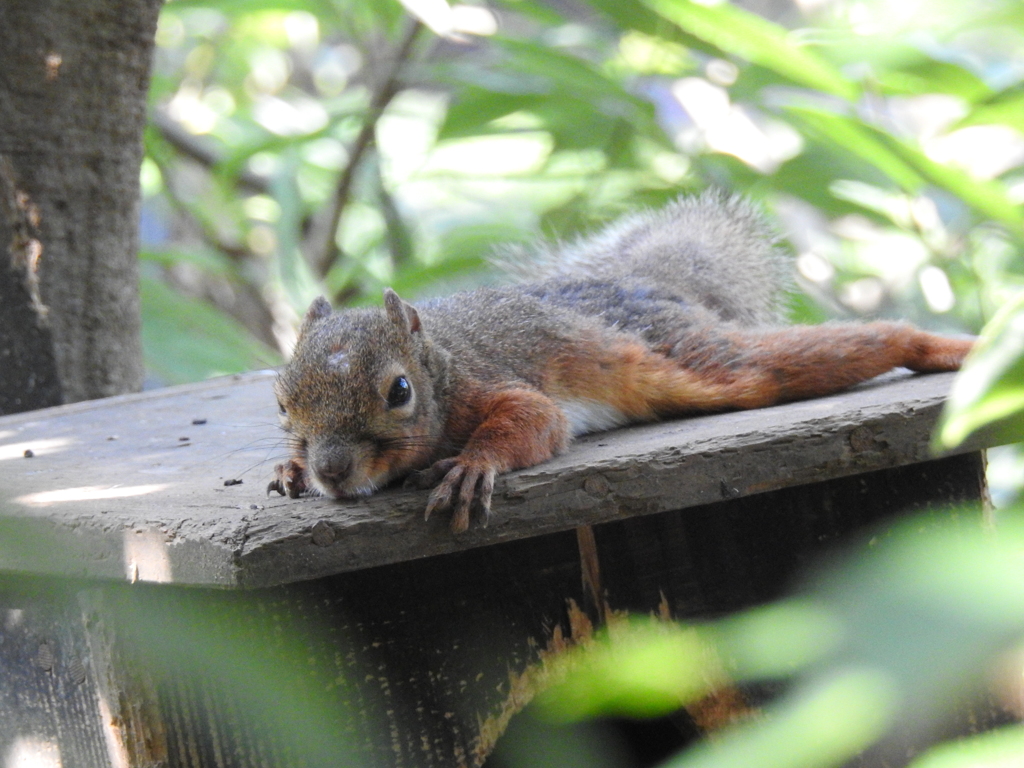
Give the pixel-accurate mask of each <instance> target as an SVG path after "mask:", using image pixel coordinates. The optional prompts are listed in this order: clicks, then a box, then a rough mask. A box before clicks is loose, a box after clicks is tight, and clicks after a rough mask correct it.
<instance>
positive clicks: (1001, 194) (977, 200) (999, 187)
mask: <svg viewBox="0 0 1024 768" xmlns="http://www.w3.org/2000/svg"><path fill="white" fill-rule="evenodd" d="M869 130H870V131H871V132H872V133H874V134H875V135H876V136H877V137H878V138H879V140H880V141H882V142H884V143H885V144H886V145H887V146H888V147H889V148H890V149H891V150H892V151H893V152H894V153H895V154H897V155H899V156H900V157H901V158H902V159H903V160H904V161H905V162H907V164H909V165H911V166H913V167H914V168H915V169H916V170H917V171H918V172H919V173H920V174H921V175H922V176H924V177H925V178H926V179H927V180H928V181H929V182H931V183H932V184H934V185H935V186H937V187H941V188H943V189H945V190H946V191H948V192H952V193H953V194H954V195H956V196H957V197H959V198H960V199H961V200H963V201H964V202H965V203H967V204H968V205H970V206H971V207H972V208H974V209H975V210H976V211H978V212H979V213H982V214H984V215H985V216H987V217H989V218H991V219H995V220H996V221H1000V222H1002V223H1003V224H1006V225H1007V226H1008V227H1010V228H1012V229H1013V230H1015V231H1016V232H1017V233H1018V234H1024V211H1022V209H1021V206H1020V205H1018V204H1017V203H1015V202H1014V201H1013V200H1011V199H1010V196H1009V194H1008V193H1007V189H1006V187H1005V186H1004V185H1003V184H1002V183H1000V182H998V181H986V180H984V179H976V178H974V177H973V176H971V175H970V174H969V173H967V171H964V170H962V169H960V168H957V167H956V166H952V165H945V164H943V163H937V162H935V161H934V160H932V159H931V158H930V157H928V156H927V155H926V154H925V153H924V152H922V151H921V150H920V149H918V148H917V147H913V146H911V145H910V144H908V143H907V142H905V141H901V140H900V139H898V138H896V137H895V136H892V135H891V134H888V133H886V132H884V131H881V130H879V129H877V128H869Z"/></svg>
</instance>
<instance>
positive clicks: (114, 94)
mask: <svg viewBox="0 0 1024 768" xmlns="http://www.w3.org/2000/svg"><path fill="white" fill-rule="evenodd" d="M160 6H161V0H5V2H3V3H0V155H2V156H3V157H5V158H7V160H8V161H9V163H10V166H11V167H12V168H13V172H14V173H13V175H14V176H15V178H16V180H17V185H18V189H19V192H20V193H21V194H23V195H24V196H26V197H27V198H28V199H29V200H31V202H32V204H34V205H35V206H36V209H37V212H38V221H37V233H38V240H39V244H40V245H41V252H40V254H39V259H38V269H37V276H38V281H39V293H40V296H41V301H42V304H43V305H45V307H47V308H48V312H46V314H47V319H46V320H45V321H43V320H41V314H42V312H41V311H40V310H39V308H38V307H36V306H33V305H31V304H30V306H29V308H28V313H29V314H28V315H26V311H25V309H24V308H22V309H18V308H17V307H15V308H13V309H12V308H11V307H8V309H9V310H10V311H14V312H18V313H20V314H18V317H19V318H21V319H19V320H17V321H16V322H15V324H14V325H13V326H12V325H10V324H8V323H6V322H5V323H4V325H3V326H2V327H0V355H3V353H4V350H12V349H17V348H19V345H20V347H21V348H23V347H24V346H25V339H26V338H28V337H27V336H26V334H27V333H28V331H26V328H27V327H29V325H24V323H25V322H26V321H25V318H26V317H29V316H31V318H30V319H31V321H32V322H31V324H30V325H31V326H32V327H33V328H40V327H42V328H44V330H42V331H38V332H37V331H36V330H32V331H31V333H33V334H36V335H37V339H36V341H34V342H33V343H38V344H45V343H47V342H46V336H47V335H49V336H50V338H51V340H52V357H53V360H54V362H55V363H56V371H57V374H58V378H59V388H60V392H61V399H62V400H63V401H65V402H74V401H77V400H85V399H90V398H96V397H105V396H108V395H113V394H118V393H122V392H130V391H134V390H138V389H140V388H141V385H142V378H143V366H142V345H141V338H140V328H141V319H140V310H139V290H138V265H137V250H138V205H139V165H140V163H141V160H142V131H143V128H144V125H145V114H146V91H147V88H148V83H149V73H150V63H151V58H152V49H153V39H154V35H155V32H156V23H157V17H158V14H159V10H160ZM10 230H11V227H10V225H9V224H8V225H7V226H6V227H0V239H3V240H4V242H2V243H0V259H4V260H5V261H6V260H7V257H6V255H5V252H6V251H7V250H8V247H9V244H10V241H11V234H10ZM7 269H8V265H7V264H5V265H4V271H7ZM10 269H11V270H12V271H11V272H9V273H8V275H7V276H10V275H15V276H16V277H20V278H21V280H20V282H21V283H24V277H25V275H24V274H22V273H16V271H14V270H16V269H17V267H16V266H11V267H10ZM0 276H4V275H0ZM8 282H9V281H8ZM0 299H2V300H3V302H4V303H5V304H7V303H8V302H21V303H22V305H23V303H24V301H25V300H26V292H25V291H24V290H20V295H19V291H18V290H13V291H7V292H5V293H4V294H3V295H0ZM6 314H7V313H6V311H5V315H4V317H5V319H6ZM8 356H10V354H9V355H8ZM43 357H45V355H43ZM2 359H3V358H0V361H2ZM0 365H2V362H0ZM41 375H45V371H41ZM7 378H8V377H6V376H4V375H0V387H5V388H9V387H14V388H15V391H13V392H11V391H8V392H7V397H6V402H7V403H12V402H13V399H14V398H15V396H16V395H17V394H18V393H17V391H16V388H17V387H19V386H24V382H23V379H24V377H22V379H18V378H17V377H12V378H11V380H10V381H7ZM19 382H20V383H19ZM47 391H48V392H51V396H52V388H49V389H47ZM23 400H24V398H23ZM43 404H50V403H43ZM26 407H38V404H36V403H35V402H34V401H33V402H31V403H30V404H28V405H27V406H26ZM5 410H6V409H5ZM15 410H16V408H15Z"/></svg>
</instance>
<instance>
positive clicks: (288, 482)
mask: <svg viewBox="0 0 1024 768" xmlns="http://www.w3.org/2000/svg"><path fill="white" fill-rule="evenodd" d="M306 490H307V486H306V468H305V467H304V466H302V464H300V463H299V462H297V461H295V459H289V460H288V461H286V462H285V463H284V464H278V465H277V466H275V467H274V479H273V480H271V481H270V483H268V484H267V495H268V496H269V495H270V492H271V491H277V492H278V493H279V494H281V495H282V496H285V495H287V496H288V497H289V498H292V499H297V498H299V496H301V495H302V494H303V492H304V491H306Z"/></svg>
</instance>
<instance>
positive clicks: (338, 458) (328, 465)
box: [313, 451, 353, 485]
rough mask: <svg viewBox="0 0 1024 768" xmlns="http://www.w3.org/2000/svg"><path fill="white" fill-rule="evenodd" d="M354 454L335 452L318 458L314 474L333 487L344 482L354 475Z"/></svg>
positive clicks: (314, 463)
mask: <svg viewBox="0 0 1024 768" xmlns="http://www.w3.org/2000/svg"><path fill="white" fill-rule="evenodd" d="M352 464H353V462H352V454H351V453H349V452H348V451H344V452H341V451H335V452H332V453H330V454H328V455H326V456H318V457H317V458H316V460H315V461H314V462H313V472H314V473H316V475H317V476H318V477H320V478H321V479H322V480H324V481H325V482H327V483H330V484H331V485H338V484H340V483H342V482H344V481H345V480H346V479H347V478H348V476H349V475H351V474H352Z"/></svg>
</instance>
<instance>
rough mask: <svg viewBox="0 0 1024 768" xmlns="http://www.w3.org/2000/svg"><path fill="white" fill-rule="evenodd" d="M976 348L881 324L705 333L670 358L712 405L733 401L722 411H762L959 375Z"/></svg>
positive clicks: (675, 350)
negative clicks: (861, 386) (868, 384)
mask: <svg viewBox="0 0 1024 768" xmlns="http://www.w3.org/2000/svg"><path fill="white" fill-rule="evenodd" d="M973 344H974V341H973V340H972V339H962V338H947V337H943V336H938V335H935V334H932V333H927V332H925V331H921V330H918V329H917V328H914V327H913V326H910V325H906V324H903V323H890V322H876V323H865V324H854V323H850V324H826V325H817V326H791V327H787V328H777V329H770V330H734V329H729V330H726V329H713V330H712V329H707V330H704V331H702V332H701V334H700V338H696V339H695V338H692V337H690V336H687V337H684V338H683V339H682V340H680V341H679V342H678V343H676V344H675V345H674V347H673V348H672V350H671V352H670V353H669V354H670V357H671V358H672V359H674V360H676V361H677V362H678V364H679V365H680V366H682V368H683V369H684V370H686V371H687V373H689V374H693V373H699V374H700V376H701V378H702V379H703V380H704V381H705V383H706V384H707V385H708V387H709V391H710V393H711V394H712V395H713V396H714V397H712V398H711V399H712V400H714V399H717V398H721V399H723V400H725V401H727V402H726V403H725V404H724V407H732V408H759V407H764V406H768V405H774V404H776V403H783V402H789V401H792V400H803V399H807V398H813V397H821V396H824V395H829V394H833V393H836V392H841V391H842V390H844V389H847V388H848V387H851V386H853V385H854V384H857V383H860V382H862V381H867V380H868V379H871V378H874V377H875V376H878V375H879V374H882V373H885V372H886V371H890V370H892V369H893V368H899V367H905V368H909V369H910V370H912V371H919V372H937V371H955V370H958V369H959V368H960V365H961V364H962V363H963V360H964V358H965V357H966V356H967V354H968V352H970V350H971V348H972V346H973ZM681 405H684V406H685V403H681ZM694 405H696V406H697V407H698V408H701V407H702V404H699V403H694ZM707 406H708V407H710V408H714V407H715V405H714V403H713V402H708V403H707Z"/></svg>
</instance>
